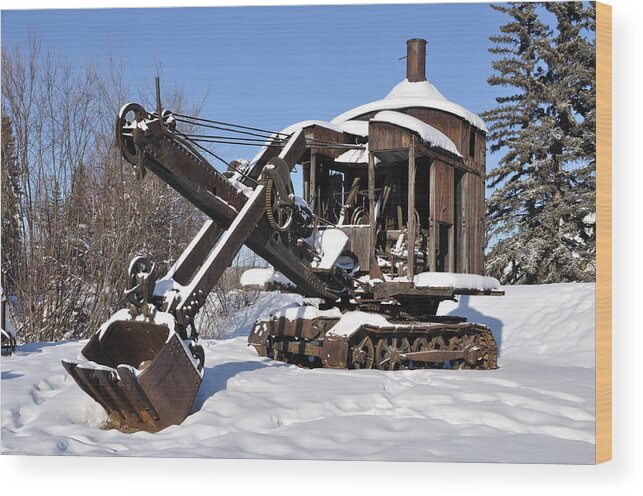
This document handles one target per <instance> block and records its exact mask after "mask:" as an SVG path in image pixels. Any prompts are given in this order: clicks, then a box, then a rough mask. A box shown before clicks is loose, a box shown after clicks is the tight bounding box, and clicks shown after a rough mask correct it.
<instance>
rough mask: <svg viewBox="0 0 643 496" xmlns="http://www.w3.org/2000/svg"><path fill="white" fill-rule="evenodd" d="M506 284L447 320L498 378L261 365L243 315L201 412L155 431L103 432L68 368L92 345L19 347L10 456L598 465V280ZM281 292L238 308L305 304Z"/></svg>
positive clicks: (5, 378)
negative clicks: (489, 332) (478, 330)
mask: <svg viewBox="0 0 643 496" xmlns="http://www.w3.org/2000/svg"><path fill="white" fill-rule="evenodd" d="M503 289H505V291H506V296H502V297H494V296H484V297H468V296H465V297H461V298H460V300H459V302H457V303H455V302H453V303H446V304H443V305H444V309H443V312H442V313H451V314H454V315H465V316H468V317H469V318H470V319H471V320H473V321H477V322H481V323H483V324H487V325H490V326H491V327H492V328H493V330H494V333H495V335H496V339H497V340H498V342H499V344H500V356H499V365H500V368H499V369H498V370H495V371H466V370H463V371H449V370H409V371H402V372H380V371H377V370H358V371H342V370H331V369H314V370H307V369H302V368H299V367H296V366H293V365H288V364H284V363H280V362H273V361H271V360H269V359H267V358H259V357H258V356H257V354H256V353H255V351H254V349H253V348H248V346H247V342H246V337H245V336H244V335H242V334H247V333H248V332H249V330H250V327H249V324H248V321H249V319H248V316H247V315H246V314H245V313H243V314H241V315H238V316H237V318H236V319H235V318H232V317H231V319H230V321H229V322H230V324H229V325H230V328H231V329H230V331H231V333H234V332H236V333H237V334H236V335H237V336H239V337H235V338H232V339H224V340H218V341H213V340H201V343H202V344H203V345H204V347H205V349H206V366H205V377H204V380H203V383H202V385H201V389H200V390H199V393H198V396H197V400H196V402H195V405H194V408H193V413H192V414H191V415H190V416H189V417H188V418H187V419H186V420H185V422H184V423H183V424H182V425H181V426H173V427H170V428H168V429H166V430H164V431H162V432H160V433H157V434H148V433H144V432H140V433H136V434H123V433H121V432H118V431H114V430H103V429H101V428H100V426H101V424H102V423H103V422H104V421H105V420H106V419H105V414H104V412H103V410H102V409H101V407H100V406H99V405H98V404H96V403H95V402H94V401H92V400H91V398H89V397H88V396H87V395H85V394H84V393H83V392H82V391H81V390H80V388H79V387H78V386H77V385H76V384H75V383H74V381H73V380H72V379H71V378H70V377H69V376H67V374H66V373H65V371H64V369H63V368H62V366H61V364H60V360H61V359H64V358H69V357H73V356H75V355H76V354H77V353H78V352H79V351H80V349H81V348H82V346H83V345H84V342H79V343H76V342H70V343H64V344H53V343H40V344H31V345H27V346H20V347H19V349H18V351H17V353H16V355H14V356H13V357H7V358H5V357H3V359H2V362H1V364H2V413H1V415H2V436H1V443H2V445H1V446H2V453H11V454H38V455H58V454H69V455H83V454H85V455H92V456H106V455H118V456H152V457H214V458H280V459H302V458H304V459H311V458H312V459H333V460H338V459H341V460H356V459H359V460H427V461H430V460H432V461H471V462H475V461H478V462H479V461H485V462H514V463H593V460H594V448H595V437H594V432H595V431H594V429H595V412H594V398H595V391H594V373H595V370H594V351H593V350H594V326H595V321H594V312H595V293H594V292H595V285H593V284H556V285H544V286H531V287H528V286H524V287H521V286H517V287H505V288H503ZM274 295H276V293H274V294H273V293H271V294H270V295H269V296H270V297H269V298H266V299H261V300H260V301H259V302H258V305H259V306H261V308H254V307H249V308H246V309H243V310H242V312H248V311H253V312H257V311H263V312H267V311H268V310H269V309H270V311H275V310H277V309H278V308H280V307H283V305H284V304H285V303H290V302H292V301H294V298H295V297H296V296H298V295H281V296H280V297H279V296H278V297H274ZM264 315H265V313H264Z"/></svg>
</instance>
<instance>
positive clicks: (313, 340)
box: [248, 318, 498, 370]
mask: <svg viewBox="0 0 643 496" xmlns="http://www.w3.org/2000/svg"><path fill="white" fill-rule="evenodd" d="M337 321H338V319H327V318H323V319H308V320H304V319H298V320H286V319H283V318H281V319H272V320H269V319H264V320H260V321H258V322H257V323H256V324H255V327H254V328H253V331H252V333H251V334H250V336H249V338H248V341H249V344H251V345H253V346H254V347H255V348H256V349H257V351H258V352H259V354H260V355H261V356H267V357H270V358H272V359H274V360H279V361H284V362H288V363H293V364H296V365H300V366H303V367H328V368H344V369H363V368H366V369H370V368H375V369H380V370H405V369H420V368H434V369H495V368H497V356H498V348H497V346H496V342H495V340H494V337H493V334H492V333H491V330H490V329H489V328H488V327H486V326H484V325H481V324H474V323H469V322H460V323H441V322H414V323H408V322H404V323H400V324H395V323H392V324H390V325H387V326H375V325H371V324H363V325H362V326H360V327H359V329H357V330H355V331H354V332H352V333H350V335H346V336H345V335H336V334H334V333H333V330H332V326H333V325H334V324H335V323H337Z"/></svg>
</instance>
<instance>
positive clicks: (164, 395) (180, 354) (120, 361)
mask: <svg viewBox="0 0 643 496" xmlns="http://www.w3.org/2000/svg"><path fill="white" fill-rule="evenodd" d="M168 334H169V339H168ZM82 355H83V357H84V358H85V359H86V360H64V361H63V366H64V367H65V370H67V372H68V373H69V374H70V375H71V377H72V378H73V379H74V380H75V381H76V383H77V384H78V385H79V386H80V388H81V389H82V390H83V391H85V393H87V394H88V395H89V396H91V397H92V398H93V399H94V400H95V401H97V402H98V403H99V404H100V405H101V406H102V407H103V408H104V409H105V411H106V412H107V413H108V414H109V416H110V418H111V420H112V426H113V427H116V428H118V429H121V430H124V431H138V430H144V431H149V432H156V431H159V430H161V429H164V428H166V427H168V426H170V425H174V424H180V423H181V422H183V420H184V419H185V418H186V417H187V416H188V414H189V413H190V409H191V407H192V404H193V402H194V398H195V397H196V393H197V391H198V389H199V386H200V384H201V379H202V377H201V374H200V373H199V371H198V370H197V369H196V368H195V366H194V364H193V361H192V360H191V359H190V357H189V356H188V351H187V350H186V349H185V347H184V346H183V344H182V343H181V341H180V339H179V336H178V335H177V334H176V333H174V332H172V333H170V331H169V328H168V327H167V326H165V325H154V324H149V323H146V322H135V321H114V322H112V323H111V325H110V326H109V327H108V328H107V329H105V331H104V332H103V333H96V334H95V335H94V336H93V337H92V338H91V339H90V340H89V342H88V343H87V345H86V346H85V347H84V348H83V351H82ZM201 366H202V364H201Z"/></svg>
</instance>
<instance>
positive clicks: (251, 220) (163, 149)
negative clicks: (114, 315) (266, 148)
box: [116, 104, 341, 328]
mask: <svg viewBox="0 0 643 496" xmlns="http://www.w3.org/2000/svg"><path fill="white" fill-rule="evenodd" d="M132 109H134V111H135V113H136V121H135V122H131V123H128V121H127V120H126V118H125V114H127V113H128V112H131V111H132ZM116 127H117V129H116V133H117V136H116V138H117V142H118V143H119V145H120V148H121V151H122V154H123V157H124V158H125V159H126V160H127V161H128V162H130V163H131V164H132V165H134V166H135V168H136V169H137V170H138V174H139V176H143V175H144V173H145V170H150V171H152V172H153V173H154V174H155V175H157V176H158V177H159V178H161V179H162V180H163V181H164V182H166V183H167V184H169V185H170V186H171V187H172V188H174V189H175V190H176V191H177V192H179V193H180V194H181V195H182V196H183V197H185V198H186V199H187V200H189V201H190V202H191V203H192V204H193V205H195V206H196V207H197V208H198V209H200V210H201V211H202V212H204V213H205V214H206V215H208V216H209V217H210V218H211V219H212V221H208V222H207V223H206V224H205V225H204V227H203V228H202V229H201V231H200V233H199V234H198V235H197V237H196V238H195V239H194V240H193V242H192V243H191V244H190V245H189V246H188V248H187V249H186V250H185V252H184V253H183V254H182V255H181V256H180V257H179V259H178V260H177V262H176V263H175V264H174V266H173V267H172V268H171V269H170V270H169V271H168V273H167V274H166V275H165V276H164V277H163V278H161V279H160V280H159V281H157V283H156V285H155V287H154V290H153V298H154V300H155V303H156V304H157V306H159V307H161V308H163V310H165V311H169V312H171V313H173V314H174V315H175V317H176V319H177V323H179V324H180V325H181V326H182V327H184V328H185V327H186V326H188V325H189V324H191V323H192V322H193V319H194V316H195V314H196V313H197V312H198V310H199V309H200V308H201V307H202V305H203V304H204V303H205V299H206V298H207V295H208V294H209V293H210V291H211V290H212V289H213V287H214V286H215V285H216V284H217V282H218V280H219V279H220V277H221V276H222V275H223V272H224V271H225V270H226V268H227V267H228V266H229V265H230V263H231V262H232V260H233V259H234V257H235V256H236V254H237V253H238V252H239V250H240V249H241V247H242V246H243V245H244V244H246V245H247V246H248V247H249V248H250V249H252V250H253V251H254V252H255V253H257V254H258V255H259V256H261V257H262V258H264V259H265V260H266V261H267V262H269V263H270V264H272V265H273V266H274V267H275V269H276V270H278V271H280V272H281V273H283V274H284V275H285V276H286V277H288V279H290V280H291V281H292V282H293V283H294V284H295V285H296V286H297V288H298V290H299V291H300V292H301V293H303V294H305V295H308V296H311V297H319V298H325V299H333V300H334V299H337V298H338V297H339V296H341V288H340V290H339V291H338V290H336V289H334V288H332V287H330V285H329V284H328V283H327V282H326V281H325V280H324V279H323V276H322V277H320V276H319V275H318V274H315V273H313V271H312V270H311V268H310V263H311V261H312V256H310V257H305V256H301V255H302V253H301V252H300V253H294V249H293V246H289V245H288V244H287V243H288V241H287V240H286V241H284V237H283V236H279V235H276V233H275V231H274V229H273V228H272V227H271V226H270V224H269V222H268V221H267V219H266V217H265V216H264V212H265V207H266V191H265V189H266V186H265V182H264V177H263V176H264V175H266V176H270V174H271V171H273V170H274V167H275V164H278V165H282V166H284V165H283V164H284V162H285V166H286V167H287V168H288V171H289V170H290V169H292V167H293V166H294V165H295V163H296V161H297V160H298V159H299V157H300V156H301V155H302V154H303V152H304V151H305V139H304V136H303V134H302V133H301V132H300V133H296V134H295V135H293V136H292V137H291V139H290V140H289V141H288V143H287V144H286V146H285V147H284V148H283V150H282V151H281V153H280V154H279V157H278V158H276V159H275V158H273V159H272V160H271V161H270V162H268V164H267V165H266V166H264V174H261V175H260V177H259V178H258V180H257V181H255V182H254V185H255V186H254V190H253V191H252V193H251V194H250V195H249V196H247V195H246V194H245V193H243V192H242V191H241V189H238V188H236V187H235V186H234V184H233V182H232V180H230V179H228V178H227V177H226V176H224V175H223V174H221V173H219V172H218V171H217V170H216V169H215V168H214V167H212V166H211V165H210V164H209V163H208V162H207V160H205V158H203V157H202V156H201V154H200V153H198V151H197V150H195V149H194V148H193V147H192V146H191V145H190V143H188V142H187V141H186V140H184V139H183V138H182V137H181V136H180V135H179V134H178V133H176V132H174V131H172V130H170V129H168V128H167V127H166V125H164V123H163V122H161V121H160V120H159V119H158V118H157V117H156V116H155V115H152V114H149V113H147V112H145V111H144V110H143V108H142V107H140V106H138V105H135V104H130V105H129V106H125V107H123V109H122V110H121V113H120V115H119V118H118V122H117V126H116ZM279 160H281V161H282V162H279ZM275 183H277V181H275ZM282 187H283V186H282ZM224 230H225V231H224Z"/></svg>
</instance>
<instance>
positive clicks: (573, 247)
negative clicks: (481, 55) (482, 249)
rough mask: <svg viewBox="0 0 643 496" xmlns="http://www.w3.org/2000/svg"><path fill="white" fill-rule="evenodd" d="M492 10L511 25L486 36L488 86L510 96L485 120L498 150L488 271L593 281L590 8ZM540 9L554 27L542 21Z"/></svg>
mask: <svg viewBox="0 0 643 496" xmlns="http://www.w3.org/2000/svg"><path fill="white" fill-rule="evenodd" d="M493 8H495V9H496V10H499V11H501V12H503V13H505V14H507V15H509V16H510V17H511V18H512V19H511V20H510V22H508V23H507V24H505V25H503V26H502V27H501V29H500V31H501V34H500V35H494V36H491V37H490V39H491V41H492V42H493V43H494V46H493V47H492V48H491V49H490V51H491V52H492V53H494V54H497V55H499V56H500V58H498V59H497V60H495V61H494V62H493V69H494V70H495V71H496V74H494V75H493V76H492V77H490V78H489V83H490V84H491V85H493V86H503V87H506V88H508V89H511V90H513V91H512V93H511V94H510V95H508V96H502V97H498V98H496V101H497V102H498V104H499V105H498V106H497V107H496V108H494V109H492V110H489V111H487V112H485V114H484V117H485V118H486V119H487V120H488V121H489V122H490V123H491V126H490V136H489V137H490V141H491V151H493V152H498V151H501V152H503V153H504V155H503V156H502V158H501V159H500V161H499V165H498V167H496V168H495V169H493V170H492V171H490V173H489V179H490V182H489V184H490V186H491V187H494V188H495V190H494V192H493V193H492V195H491V197H490V198H489V201H488V224H489V230H488V234H489V236H490V238H491V242H492V247H491V250H490V252H489V254H488V256H487V271H488V272H489V273H490V274H491V275H493V276H495V277H497V278H499V279H500V280H501V282H503V283H504V284H533V283H548V282H563V281H578V280H593V278H594V274H595V271H594V259H595V230H594V226H593V222H594V218H595V216H594V210H595V184H594V183H595V181H594V173H595V153H594V151H595V148H594V136H595V133H594V127H595V116H594V108H595V104H594V101H595V88H594V79H595V65H594V56H595V55H594V54H595V50H594V44H593V41H592V40H591V39H588V38H587V37H586V36H587V33H588V32H591V31H592V30H593V29H594V22H593V19H594V11H593V7H591V6H590V7H586V6H583V4H582V3H568V2H565V3H556V4H544V6H541V5H537V4H533V3H511V4H505V5H500V6H495V5H494V6H493ZM546 10H547V11H549V12H550V13H551V14H553V18H554V19H555V21H556V25H555V26H554V28H550V27H549V26H547V25H546V24H545V23H544V22H543V21H542V20H541V19H542V16H541V15H540V14H541V13H543V12H545V11H546Z"/></svg>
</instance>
